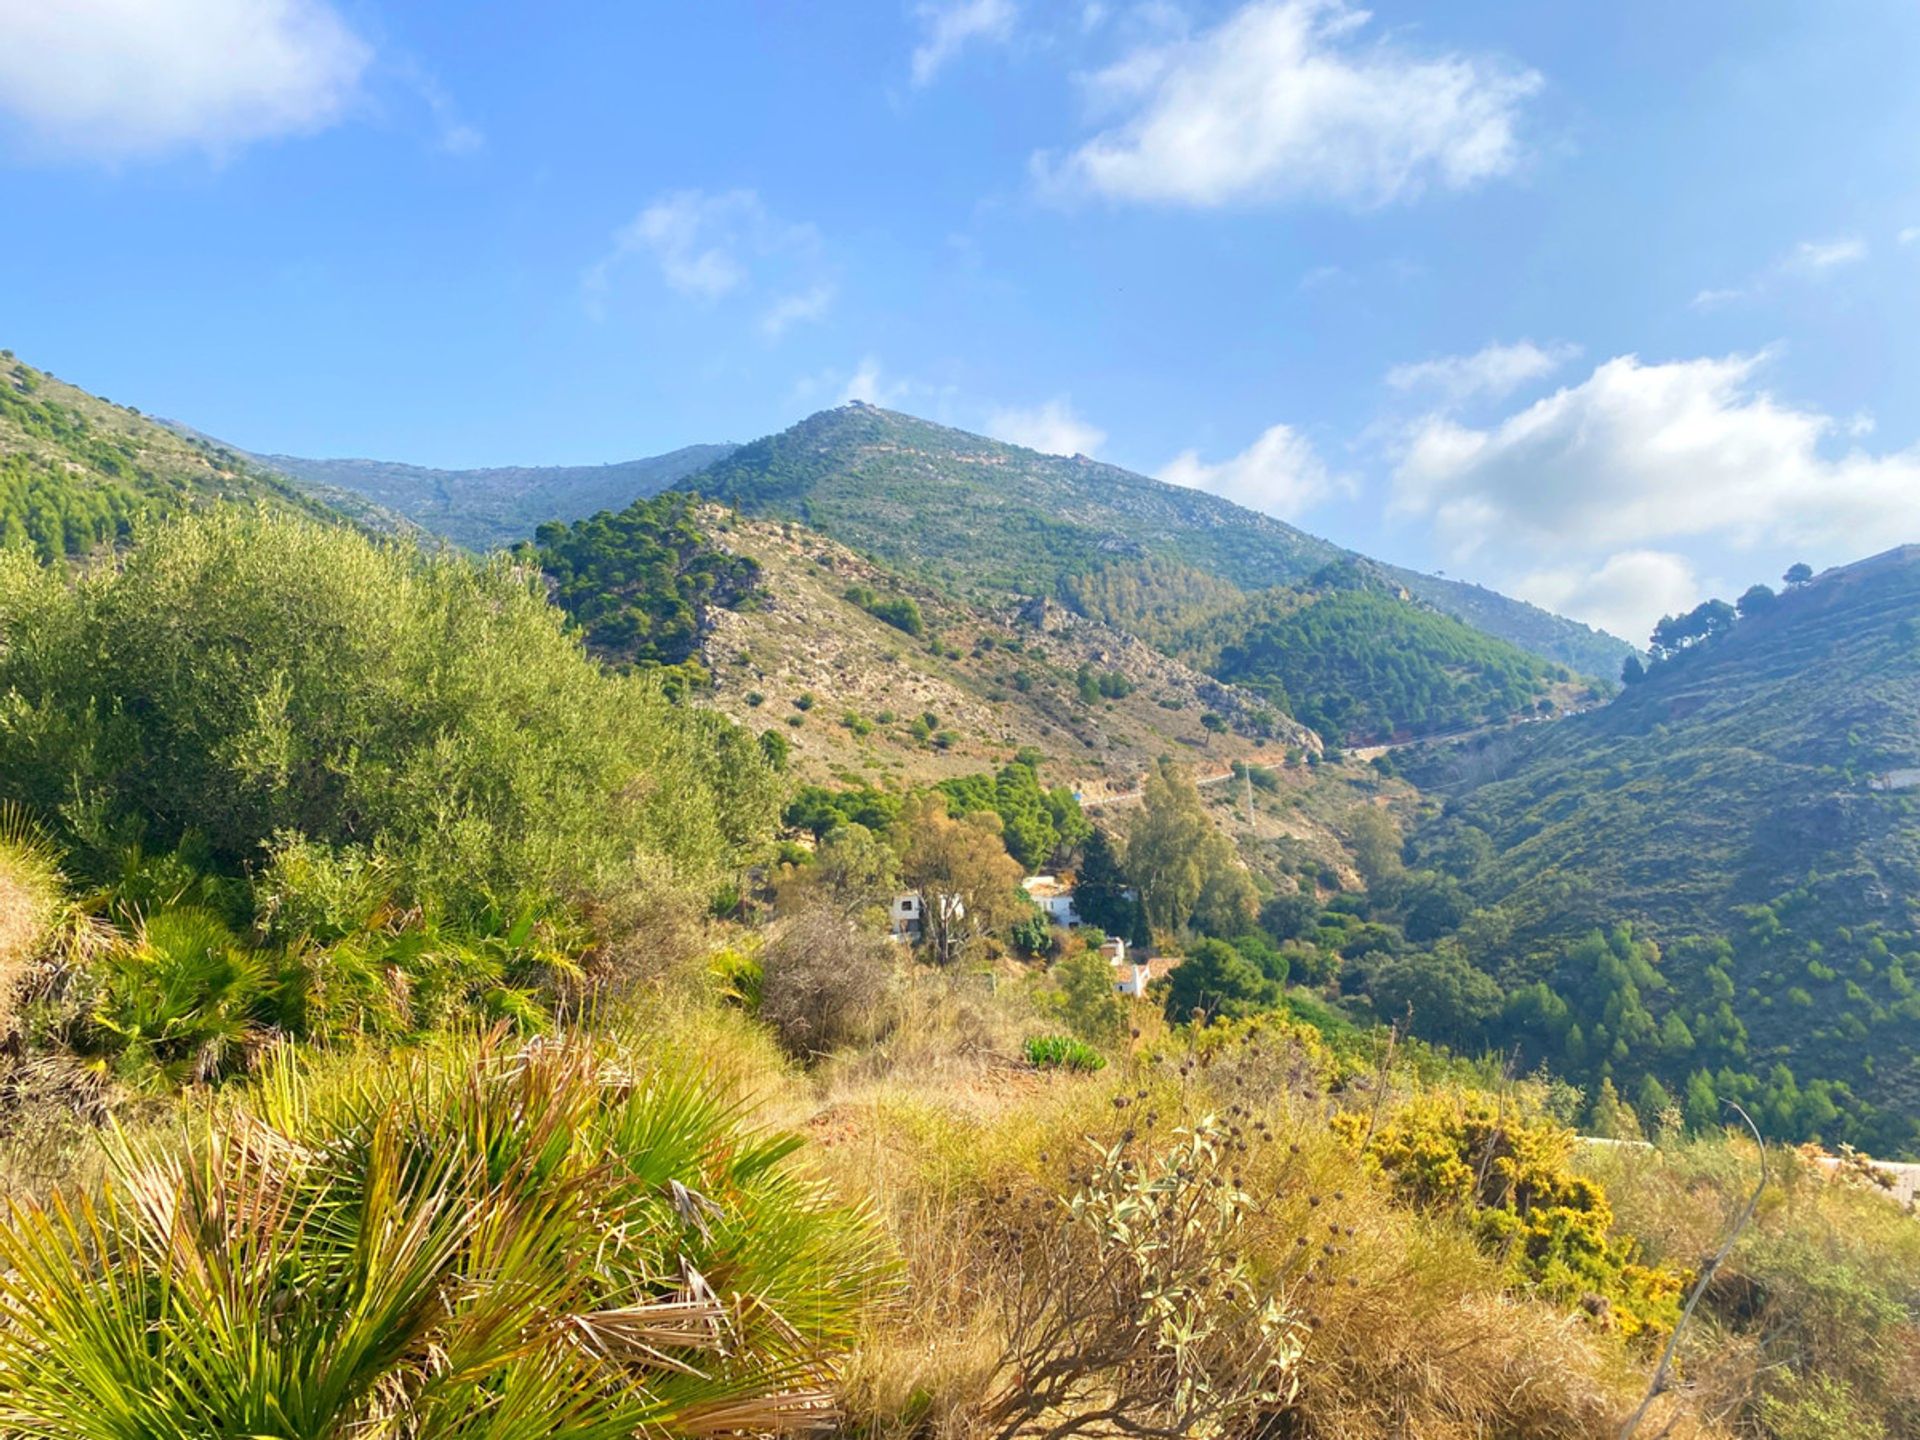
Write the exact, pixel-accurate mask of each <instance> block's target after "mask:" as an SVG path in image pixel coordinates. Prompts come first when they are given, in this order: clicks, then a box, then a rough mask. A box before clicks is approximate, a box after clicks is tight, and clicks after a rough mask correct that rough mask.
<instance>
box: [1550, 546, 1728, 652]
mask: <svg viewBox="0 0 1920 1440" xmlns="http://www.w3.org/2000/svg"><path fill="white" fill-rule="evenodd" d="M1512 588H1513V593H1514V594H1515V595H1517V596H1518V597H1519V598H1520V599H1522V600H1530V601H1532V602H1533V603H1534V604H1535V605H1539V606H1543V607H1544V608H1546V609H1548V610H1552V611H1555V612H1557V613H1559V614H1561V615H1571V616H1573V617H1574V618H1575V619H1577V620H1584V621H1585V622H1586V623H1587V624H1589V625H1594V626H1598V627H1599V628H1600V629H1602V630H1605V631H1607V632H1608V633H1609V634H1611V635H1617V636H1619V637H1620V638H1621V639H1622V640H1625V641H1628V642H1629V643H1630V644H1634V645H1639V646H1644V645H1645V644H1646V643H1647V637H1648V636H1649V635H1651V634H1652V633H1653V627H1654V623H1655V622H1656V621H1658V620H1659V619H1660V617H1661V616H1663V615H1678V614H1681V613H1682V612H1684V611H1687V610H1691V609H1692V608H1693V607H1694V606H1695V605H1698V604H1699V603H1700V602H1701V601H1702V600H1704V599H1706V598H1707V595H1708V594H1709V592H1710V589H1711V588H1712V587H1710V586H1708V585H1707V584H1706V583H1704V582H1703V581H1702V580H1701V579H1700V578H1699V577H1698V576H1697V575H1695V574H1694V571H1693V563H1692V562H1691V561H1690V560H1688V559H1687V558H1686V556H1684V555H1676V554H1674V553H1673V552H1672V551H1670V550H1622V551H1619V552H1618V553H1616V554H1613V555H1609V556H1607V557H1606V559H1605V560H1603V561H1601V562H1600V564H1598V565H1597V566H1596V565H1592V564H1574V565H1563V566H1558V567H1554V568H1549V569H1545V570H1535V571H1533V572H1531V573H1529V574H1526V575H1522V576H1521V577H1520V578H1519V579H1517V580H1515V581H1514V582H1513V586H1512Z"/></svg>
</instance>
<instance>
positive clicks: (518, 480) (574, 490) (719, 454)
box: [249, 444, 735, 550]
mask: <svg viewBox="0 0 1920 1440" xmlns="http://www.w3.org/2000/svg"><path fill="white" fill-rule="evenodd" d="M734 448H735V447H733V446H732V445H730V444H702V445H683V446H681V447H680V448H679V449H677V450H669V451H666V452H664V453H662V454H659V455H647V456H642V457H640V458H638V459H633V460H616V461H610V462H608V463H606V464H603V465H490V466H482V467H477V468H473V469H465V470H454V469H440V468H436V467H433V466H427V465H409V464H406V463H404V462H401V461H389V460H371V459H361V458H352V459H345V458H343V459H314V458H310V457H306V456H299V455H281V454H253V455H251V456H250V457H249V458H251V459H252V460H253V461H254V463H256V464H258V465H261V466H263V467H265V468H267V469H269V470H272V471H275V472H276V473H278V474H281V475H285V476H287V477H289V478H290V479H292V480H294V481H295V482H298V483H300V484H303V485H308V486H315V485H318V486H323V487H326V488H327V489H329V490H337V491H348V492H351V493H354V494H358V495H362V496H365V497H366V498H367V499H368V500H370V501H372V502H374V503H375V504H378V505H380V506H382V507H384V508H386V509H389V510H392V511H394V512H396V513H398V514H401V515H404V516H406V517H407V519H409V520H411V521H412V522H413V523H415V524H417V525H419V526H421V527H422V528H423V529H426V530H431V531H433V532H434V533H436V534H439V535H442V536H444V537H445V538H446V539H448V540H451V541H453V542H454V543H455V544H456V545H461V546H464V547H466V548H467V549H470V550H492V549H498V548H501V547H503V546H506V545H511V544H513V543H514V542H516V541H519V540H524V539H526V538H527V537H528V536H530V535H531V534H532V533H533V531H534V528H535V527H536V526H538V525H540V524H542V523H543V522H545V521H548V520H580V519H584V518H585V517H586V516H589V515H592V514H595V513H597V512H598V511H601V510H620V509H623V508H624V507H625V506H626V505H627V504H628V503H630V502H631V501H633V500H634V499H636V498H641V497H646V496H652V495H657V494H659V493H660V492H661V491H663V490H668V489H671V488H673V486H674V485H675V484H677V483H678V482H679V481H681V480H683V479H685V478H686V477H687V476H688V475H691V474H693V473H695V472H696V471H698V470H700V469H702V468H704V467H706V466H707V465H710V464H712V463H714V462H715V461H716V460H720V459H723V458H725V456H726V455H728V454H730V453H731V452H732V450H733V449H734Z"/></svg>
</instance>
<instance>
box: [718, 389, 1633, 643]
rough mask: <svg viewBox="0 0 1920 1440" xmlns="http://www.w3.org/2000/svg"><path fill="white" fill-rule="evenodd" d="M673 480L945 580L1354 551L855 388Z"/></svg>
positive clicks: (1495, 621) (1298, 574) (1310, 560)
mask: <svg viewBox="0 0 1920 1440" xmlns="http://www.w3.org/2000/svg"><path fill="white" fill-rule="evenodd" d="M688 485H689V486H690V487H691V488H694V489H697V490H699V491H700V492H701V493H702V494H703V495H706V496H709V497H711V498H715V499H721V500H725V501H728V502H729V503H732V504H734V505H737V506H739V507H740V508H741V509H743V510H747V511H749V512H752V513H757V514H786V515H791V516H792V517H793V518H795V519H800V520H805V521H806V522H807V523H809V524H811V525H812V526H814V527H815V528H816V529H819V530H822V531H825V532H826V533H827V534H829V535H831V536H833V537H834V538H835V539H837V540H840V541H842V542H843V543H845V544H848V545H851V546H853V547H854V548H855V549H857V550H861V551H864V552H866V553H868V554H872V555H875V556H877V557H879V558H880V559H883V560H886V561H887V562H889V563H891V564H893V565H895V566H896V567H911V568H913V569H915V570H917V571H919V572H921V573H923V574H926V575H928V576H929V577H931V578H933V579H935V580H937V581H939V582H940V583H942V584H944V585H946V586H947V587H948V588H950V589H953V590H954V591H955V592H956V593H977V592H979V591H981V590H987V591H998V592H1001V593H1005V592H1006V591H1009V590H1012V591H1017V592H1023V593H1026V594H1038V595H1047V594H1052V593H1053V592H1054V591H1055V589H1056V588H1057V587H1058V586H1059V584H1060V582H1061V581H1062V580H1063V579H1064V578H1066V577H1068V576H1071V575H1074V574H1076V573H1078V572H1082V571H1085V570H1087V569H1090V568H1094V567H1097V566H1100V565H1102V564H1109V563H1112V562H1115V561H1126V560H1139V559H1149V558H1151V559H1161V560H1170V561H1174V562H1176V563H1178V564H1180V565H1182V566H1185V567H1187V568H1190V569H1192V570H1195V571H1199V572H1202V573H1205V574H1208V575H1213V576H1217V577H1219V578H1221V579H1224V580H1227V581H1229V582H1231V583H1232V584H1234V585H1236V586H1238V587H1240V588H1241V589H1243V590H1249V591H1252V590H1261V589H1265V588H1268V587H1270V586H1275V585H1286V584H1291V583H1295V582H1298V581H1301V580H1304V579H1307V578H1309V577H1311V576H1312V575H1314V574H1315V573H1316V572H1318V571H1320V570H1322V569H1324V568H1325V567H1326V566H1328V565H1330V564H1338V563H1341V562H1347V561H1356V560H1364V557H1362V556H1359V555H1356V554H1355V553H1354V552H1353V551H1350V550H1346V549H1343V548H1342V547H1340V546H1338V545H1335V544H1333V543H1332V542H1330V541H1327V540H1322V539H1320V538H1319V537H1317V536H1314V535H1310V534H1308V533H1307V532H1306V531H1304V530H1299V529H1296V528H1295V527H1294V526H1292V525H1288V524H1286V523H1285V522H1284V521H1280V520H1276V519H1274V518H1273V517H1272V516H1270V515H1263V514H1261V513H1259V512H1258V511H1254V510H1248V509H1246V508H1245V507H1244V506H1240V505H1236V504H1234V503H1233V502H1232V501H1230V500H1223V499H1221V498H1220V497H1219V496H1217V495H1210V494H1208V493H1206V492H1205V491H1201V490H1192V489H1188V488H1186V487H1184V486H1179V485H1170V484H1167V483H1166V482H1165V481H1161V480H1154V479H1151V478H1149V477H1147V476H1145V475H1136V474H1134V473H1133V472H1132V471H1130V470H1122V469H1121V468H1120V467H1118V466H1116V465H1105V464H1102V463H1100V462H1099V461H1096V460H1089V459H1087V458H1086V457H1085V456H1073V457H1071V458H1068V457H1063V456H1059V455H1043V454H1040V453H1039V452H1037V451H1033V450H1028V449H1024V448H1022V447H1021V446H1018V445H1007V444H1003V443H1001V442H1000V441H997V440H990V439H987V438H986V437H984V436H980V435H972V434H969V433H967V432H966V431H964V430H954V429H950V428H948V427H946V426H944V425H935V424H933V423H932V422H930V421H927V420H920V419H916V418H915V417H913V416H911V415H902V414H898V413H896V412H894V411H891V410H883V409H880V408H878V407H876V406H872V405H865V404H860V403H858V402H856V403H854V404H851V405H843V406H841V407H839V408H838V409H835V410H825V411H822V412H820V413H819V414H817V415H813V416H809V417H808V418H807V419H805V420H802V421H801V422H800V423H799V424H797V425H794V426H792V427H791V428H789V429H787V430H783V431H781V432H780V433H779V434H777V435H770V436H767V437H766V438H764V439H761V440H756V441H754V442H753V443H752V444H749V445H743V446H741V447H740V448H739V449H737V450H735V451H733V452H732V453H731V454H730V455H728V456H727V457H726V458H725V459H724V460H721V461H719V462H717V463H715V464H713V465H711V466H709V467H708V468H707V469H706V470H704V471H703V472H701V473H700V474H699V475H698V476H695V477H692V478H690V479H689V481H688ZM1365 563H1366V564H1367V565H1369V566H1370V567H1372V568H1373V569H1374V570H1375V571H1377V572H1378V573H1379V574H1380V575H1381V576H1383V577H1385V578H1386V579H1389V580H1391V581H1392V582H1393V583H1395V584H1397V585H1399V586H1401V587H1403V588H1404V589H1405V590H1406V591H1407V592H1408V593H1409V594H1410V595H1411V596H1412V597H1413V598H1415V599H1416V600H1420V601H1422V602H1424V603H1426V604H1428V605H1431V606H1433V607H1434V608H1435V609H1436V610H1439V611H1442V612H1444V613H1446V614H1448V615H1452V616H1454V617H1456V618H1458V619H1461V620H1464V621H1466V622H1467V623H1468V624H1470V625H1473V626H1474V627H1476V628H1477V629H1480V630H1483V631H1485V632H1486V633H1487V634H1489V635H1493V636H1495V637H1497V638H1499V639H1502V640H1506V641H1509V642H1511V643H1512V644H1515V645H1518V646H1519V647H1521V648H1522V649H1525V650H1528V651H1531V652H1532V653H1533V654H1535V655H1539V656H1541V657H1543V658H1545V659H1549V660H1553V661H1556V662H1558V663H1560V664H1563V665H1567V666H1569V667H1570V668H1572V669H1574V670H1577V671H1579V672H1581V673H1582V674H1587V675H1596V676H1602V677H1605V678H1608V679H1611V678H1613V677H1614V676H1616V675H1618V674H1619V672H1620V666H1621V664H1622V663H1623V662H1624V661H1625V659H1626V657H1627V655H1628V654H1630V653H1631V652H1632V647H1631V646H1629V645H1627V644H1626V643H1625V642H1624V641H1621V640H1618V639H1615V638H1614V637H1613V636H1611V635H1606V634H1603V633H1601V632H1600V631H1597V630H1594V629H1592V628H1590V627H1588V626H1586V625H1581V624H1579V623H1577V622H1576V621H1572V620H1567V619H1564V618H1563V617H1561V616H1558V615H1553V614H1550V613H1549V612H1547V611H1545V610H1542V609H1540V608H1538V607H1537V606H1533V605H1528V604H1526V603H1524V602H1522V601H1519V600H1513V599H1509V598H1508V597H1506V596H1504V595H1499V594H1497V593H1495V592H1494V591H1491V590H1487V589H1485V588H1483V587H1481V586H1477V585H1467V584H1462V583H1461V582H1459V581H1456V580H1448V579H1443V578H1441V577H1440V576H1436V575H1423V574H1420V573H1419V572H1417V571H1412V570H1406V569H1402V568H1400V567H1398V566H1392V565H1381V564H1378V563H1377V562H1373V561H1366V562H1365Z"/></svg>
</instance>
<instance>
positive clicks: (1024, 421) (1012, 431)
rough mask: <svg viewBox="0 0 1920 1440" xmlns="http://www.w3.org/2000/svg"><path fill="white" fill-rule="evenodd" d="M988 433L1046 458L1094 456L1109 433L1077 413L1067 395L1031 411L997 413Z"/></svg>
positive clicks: (991, 418)
mask: <svg viewBox="0 0 1920 1440" xmlns="http://www.w3.org/2000/svg"><path fill="white" fill-rule="evenodd" d="M987 433H988V434H989V435H991V436H993V437H994V438H995V439H996V440H1004V441H1006V442H1007V443H1008V444H1009V445H1024V446H1026V447H1027V448H1028V449H1029V450H1038V451H1041V452H1042V453H1044V454H1047V455H1091V454H1093V453H1094V452H1095V451H1096V450H1098V449H1099V448H1100V447H1101V446H1102V445H1104V444H1106V443H1107V432H1106V431H1104V430H1102V429H1101V428H1100V427H1099V426H1098V425H1094V424H1092V423H1090V422H1089V421H1087V420H1085V419H1083V418H1082V417H1080V416H1079V415H1076V414H1074V411H1073V404H1072V402H1071V401H1070V400H1069V399H1068V398H1067V397H1066V396H1065V395H1059V396H1056V397H1054V398H1053V399H1051V400H1049V401H1047V403H1046V404H1044V405H1037V406H1034V407H1032V408H1030V409H1025V410H1018V409H1009V410H996V411H994V412H993V414H992V415H991V416H989V417H988V419H987Z"/></svg>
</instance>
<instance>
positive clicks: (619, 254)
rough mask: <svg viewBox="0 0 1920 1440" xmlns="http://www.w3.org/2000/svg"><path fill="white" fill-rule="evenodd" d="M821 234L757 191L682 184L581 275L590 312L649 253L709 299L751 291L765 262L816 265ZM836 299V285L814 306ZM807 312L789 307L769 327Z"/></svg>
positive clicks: (664, 274)
mask: <svg viewBox="0 0 1920 1440" xmlns="http://www.w3.org/2000/svg"><path fill="white" fill-rule="evenodd" d="M819 241H820V236H819V232H818V231H816V230H815V229H814V228H813V227H812V226H811V225H796V224H791V223H789V222H787V221H784V220H781V219H778V218H777V217H775V216H774V215H773V214H771V213H770V212H769V211H768V210H767V207H766V206H765V205H764V204H763V203H761V200H760V197H759V196H758V195H757V194H755V193H754V192H753V191H751V190H728V191H723V192H719V193H715V192H711V191H705V190H679V191H675V192H673V193H671V194H667V195H662V196H661V197H660V198H659V199H657V200H655V201H654V202H653V203H652V204H650V205H648V206H647V207H646V208H645V209H644V210H642V211H641V212H640V213H639V214H638V215H636V216H634V217H633V219H632V220H630V221H628V222H627V223H626V224H625V225H623V226H621V227H620V229H619V230H617V231H616V232H615V233H614V236H613V244H612V246H611V248H610V249H609V250H608V251H607V253H606V254H605V255H603V256H601V257H600V259H599V260H597V261H595V262H594V263H593V264H592V265H590V266H588V267H587V270H586V272H585V273H584V274H583V275H582V277H581V290H582V292H583V295H584V298H585V300H586V304H587V308H588V310H589V312H590V313H592V314H594V315H595V316H596V317H597V316H600V315H602V314H604V312H605V308H606V299H607V296H608V294H609V292H610V291H611V289H612V284H613V278H614V275H615V273H616V272H617V271H618V270H619V269H620V268H621V267H622V266H623V265H624V264H625V263H626V262H627V261H629V260H631V259H633V258H635V257H642V258H646V259H650V260H651V261H652V262H653V263H654V265H655V266H656V267H657V269H658V270H659V273H660V278H661V279H662V280H663V281H664V282H665V283H666V285H667V286H668V288H670V289H672V290H675V291H677V292H679V293H680V294H682V295H686V296H689V297H691V298H693V299H695V300H701V301H705V302H709V303H710V302H713V301H716V300H720V299H722V298H724V297H726V296H728V295H732V294H734V293H735V292H745V291H746V290H748V289H749V288H750V286H751V284H752V282H753V280H754V278H755V269H756V267H758V266H763V265H764V266H766V267H767V268H769V269H773V270H776V271H780V272H791V271H794V270H809V269H813V268H815V266H816V265H817V258H816V257H817V252H818V249H819ZM789 278H791V277H789ZM821 283H823V282H817V281H816V282H810V283H809V284H807V285H805V286H802V287H800V289H798V290H791V291H788V292H787V298H786V299H785V300H776V301H774V302H773V303H772V304H771V306H770V307H769V309H768V310H767V311H766V313H765V315H764V316H763V317H762V325H763V328H765V326H766V324H767V322H768V321H770V320H772V319H773V318H774V317H775V315H776V313H778V312H780V311H781V309H782V307H783V306H784V307H786V308H787V309H788V310H791V309H792V307H793V305H794V304H796V303H799V302H800V301H802V300H804V299H806V298H807V297H808V296H809V295H810V293H811V290H812V289H813V288H814V287H815V286H816V285H819V284H821ZM830 300H831V293H830V292H829V294H828V295H827V296H825V297H824V298H821V299H820V300H819V301H818V303H817V305H816V307H815V308H816V309H817V310H818V311H819V312H821V313H824V311H825V308H826V305H827V303H828V302H829V301H830ZM803 309H804V307H803ZM807 318H811V317H810V316H809V315H807V314H805V313H789V314H786V315H785V316H784V317H783V318H782V319H781V320H780V321H779V323H778V324H777V325H776V326H774V328H773V330H772V331H771V332H770V333H772V334H777V333H778V331H779V330H781V329H784V328H785V327H786V326H787V325H788V324H791V323H792V322H793V321H794V320H798V319H807Z"/></svg>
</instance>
